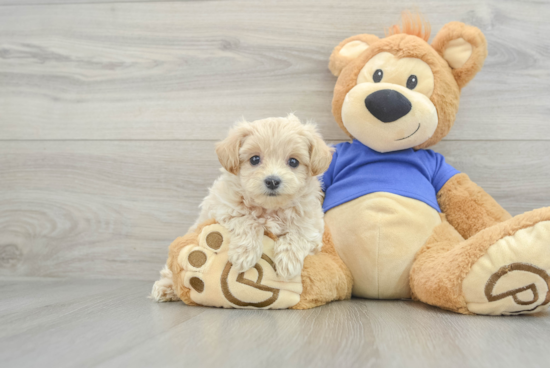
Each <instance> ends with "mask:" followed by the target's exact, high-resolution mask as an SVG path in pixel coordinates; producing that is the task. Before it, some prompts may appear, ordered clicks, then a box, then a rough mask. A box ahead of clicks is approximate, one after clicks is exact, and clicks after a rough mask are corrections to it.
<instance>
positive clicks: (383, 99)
mask: <svg viewBox="0 0 550 368" xmlns="http://www.w3.org/2000/svg"><path fill="white" fill-rule="evenodd" d="M365 106H366V107H367V110H369V112H370V113H371V114H372V115H373V116H374V117H375V118H377V119H378V120H380V121H381V122H383V123H392V122H394V121H396V120H398V119H400V118H402V117H403V116H405V115H407V114H408V113H409V111H411V109H412V104H411V102H410V101H409V100H408V99H407V97H405V96H403V95H402V94H401V93H399V92H397V91H394V90H392V89H382V90H380V91H376V92H373V93H371V94H370V95H368V96H367V98H365Z"/></svg>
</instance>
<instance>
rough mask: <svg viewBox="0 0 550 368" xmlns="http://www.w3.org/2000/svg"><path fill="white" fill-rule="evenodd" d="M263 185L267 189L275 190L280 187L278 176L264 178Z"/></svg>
mask: <svg viewBox="0 0 550 368" xmlns="http://www.w3.org/2000/svg"><path fill="white" fill-rule="evenodd" d="M264 183H265V186H266V187H267V189H269V190H277V189H278V188H279V186H280V185H281V178H279V177H278V176H273V175H271V176H268V177H267V178H265V180H264Z"/></svg>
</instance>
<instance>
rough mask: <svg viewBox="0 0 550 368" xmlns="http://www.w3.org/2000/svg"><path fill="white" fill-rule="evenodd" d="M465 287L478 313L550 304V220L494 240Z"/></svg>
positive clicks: (537, 309)
mask: <svg viewBox="0 0 550 368" xmlns="http://www.w3.org/2000/svg"><path fill="white" fill-rule="evenodd" d="M462 290H463V292H464V297H465V299H466V305H467V307H468V309H469V310H470V311H471V312H473V313H476V314H492V315H500V314H505V315H516V314H526V313H536V312H540V311H541V310H543V309H545V308H547V307H548V306H549V305H550V221H544V222H539V223H538V224H536V225H534V226H532V227H529V228H526V229H522V230H519V231H518V232H516V233H515V234H514V235H511V236H506V237H504V238H502V239H500V240H499V241H497V242H496V243H495V244H493V245H492V246H491V247H490V248H489V250H488V251H487V253H486V254H485V255H484V256H483V257H481V258H480V259H479V260H478V261H477V262H476V263H475V264H474V265H473V266H472V269H471V270H470V272H469V273H468V275H467V276H466V278H465V279H464V282H463V283H462Z"/></svg>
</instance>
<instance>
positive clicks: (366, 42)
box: [328, 34, 379, 77]
mask: <svg viewBox="0 0 550 368" xmlns="http://www.w3.org/2000/svg"><path fill="white" fill-rule="evenodd" d="M378 40H379V38H378V37H376V36H375V35H371V34H360V35H357V36H353V37H350V38H346V39H345V40H344V41H342V42H340V44H339V45H338V46H336V47H335V48H334V50H333V51H332V54H331V55H330V61H329V64H328V68H329V69H330V71H331V72H332V74H333V75H335V76H336V77H337V76H339V75H340V72H341V71H342V69H344V67H345V66H346V65H348V64H349V63H350V62H351V61H352V60H353V59H355V58H356V57H358V56H359V55H360V54H361V53H363V51H365V50H366V49H368V48H369V46H371V45H372V44H373V43H375V42H376V41H378Z"/></svg>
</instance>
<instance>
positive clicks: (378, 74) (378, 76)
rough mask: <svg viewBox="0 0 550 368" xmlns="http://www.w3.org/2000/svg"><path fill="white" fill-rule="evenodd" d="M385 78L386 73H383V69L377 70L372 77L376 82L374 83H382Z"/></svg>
mask: <svg viewBox="0 0 550 368" xmlns="http://www.w3.org/2000/svg"><path fill="white" fill-rule="evenodd" d="M383 76H384V72H383V71H382V69H376V70H375V72H374V74H373V75H372V80H373V81H374V83H380V81H381V80H382V77H383Z"/></svg>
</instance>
